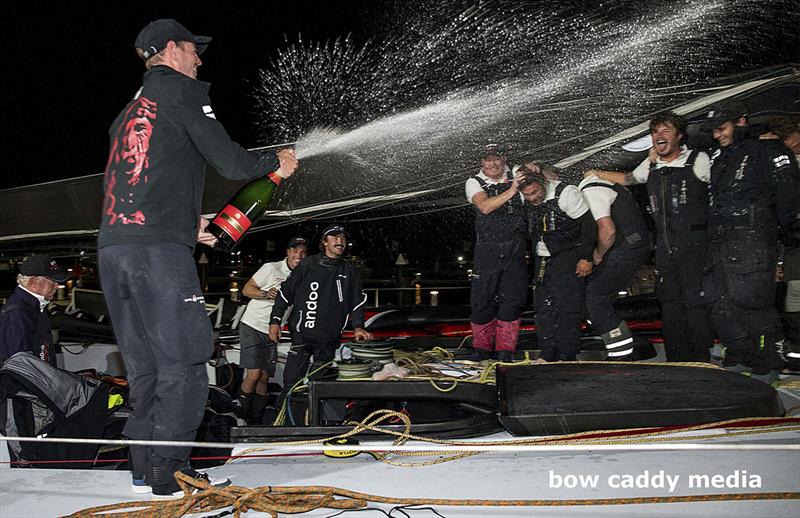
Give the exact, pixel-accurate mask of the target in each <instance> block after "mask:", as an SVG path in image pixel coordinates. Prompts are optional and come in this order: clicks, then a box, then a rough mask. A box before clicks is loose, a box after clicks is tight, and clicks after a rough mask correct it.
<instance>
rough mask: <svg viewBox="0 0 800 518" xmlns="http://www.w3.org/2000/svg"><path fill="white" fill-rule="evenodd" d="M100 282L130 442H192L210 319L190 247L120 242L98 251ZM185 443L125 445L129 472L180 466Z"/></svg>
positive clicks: (204, 391)
mask: <svg viewBox="0 0 800 518" xmlns="http://www.w3.org/2000/svg"><path fill="white" fill-rule="evenodd" d="M98 261H99V265H100V281H101V284H102V288H103V294H104V295H105V298H106V304H107V305H108V309H109V313H110V317H111V322H112V325H113V327H114V333H115V335H116V338H117V344H118V345H119V350H120V352H121V353H122V358H123V360H124V362H125V367H126V369H127V371H128V383H129V386H130V404H131V407H132V408H133V412H132V414H131V416H130V417H129V418H128V421H127V423H126V424H125V429H124V431H123V433H124V434H125V435H126V436H127V437H129V438H131V439H142V440H169V441H192V440H194V439H195V436H196V435H197V428H198V427H199V425H200V423H201V421H202V419H203V414H204V412H205V406H206V401H207V400H208V376H207V374H206V370H205V363H206V362H207V361H208V360H209V359H210V358H211V354H212V352H213V346H214V344H213V335H212V327H211V321H210V319H209V318H208V315H207V314H206V309H205V301H204V298H203V293H202V291H201V289H200V283H199V280H198V278H197V268H196V266H195V263H194V258H193V256H192V249H191V248H189V247H187V246H186V245H180V244H173V243H148V244H121V245H112V246H107V247H103V248H101V249H100V251H99V252H98ZM190 451H191V448H189V447H185V446H156V447H150V446H133V447H131V458H132V471H133V476H134V477H135V478H144V476H145V475H147V474H148V473H149V472H150V470H151V469H153V468H158V467H166V470H167V471H166V472H167V473H170V474H171V473H172V472H174V471H176V470H179V469H182V468H185V467H187V466H188V458H189V453H190Z"/></svg>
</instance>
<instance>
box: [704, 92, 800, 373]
mask: <svg viewBox="0 0 800 518" xmlns="http://www.w3.org/2000/svg"><path fill="white" fill-rule="evenodd" d="M706 127H707V128H708V129H710V130H711V132H712V135H713V137H714V140H716V141H717V143H718V144H719V146H718V147H717V148H716V149H715V150H713V152H712V153H711V189H710V192H709V194H710V196H709V198H710V205H709V214H708V225H709V238H710V245H709V252H710V258H709V264H708V267H707V272H708V274H707V275H706V279H705V282H704V288H705V292H706V297H707V298H709V299H710V301H711V303H712V320H713V322H714V328H715V330H716V332H717V336H719V338H720V340H721V341H722V344H723V345H724V346H725V361H724V363H723V365H724V367H725V368H727V369H729V370H732V371H735V372H743V373H747V374H749V375H750V377H751V378H755V379H759V380H761V381H764V382H767V383H772V382H774V381H776V380H777V379H778V371H779V370H780V369H781V367H782V366H783V359H782V358H781V355H782V353H783V352H784V351H783V350H782V349H783V346H784V340H783V329H782V328H781V322H780V319H779V316H778V312H777V309H776V308H775V266H776V263H777V258H778V241H779V239H780V237H781V236H786V235H788V234H789V233H790V231H791V230H792V229H796V227H797V225H798V224H800V222H799V221H798V211H800V173H798V169H797V161H796V160H795V157H794V155H793V153H791V152H790V151H789V150H788V149H787V148H786V146H784V144H783V143H782V142H780V141H779V140H769V139H767V140H760V139H759V138H758V136H759V131H757V130H755V129H754V128H751V127H750V126H749V125H748V123H747V107H746V106H745V105H744V104H742V103H741V102H738V101H727V102H725V103H719V104H715V105H712V106H711V109H710V110H709V111H708V113H707V117H706Z"/></svg>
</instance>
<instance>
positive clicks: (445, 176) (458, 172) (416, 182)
mask: <svg viewBox="0 0 800 518" xmlns="http://www.w3.org/2000/svg"><path fill="white" fill-rule="evenodd" d="M471 169H472V167H469V168H467V167H464V168H463V169H457V170H448V171H444V172H441V173H435V174H434V175H433V177H432V179H431V181H430V183H435V182H437V181H439V180H440V179H441V180H444V179H449V178H450V177H452V176H455V175H457V176H461V175H462V174H463V173H465V172H467V171H469V170H471ZM408 185H415V186H417V187H419V186H420V183H419V180H416V179H414V180H408V181H407V182H402V183H399V184H397V185H392V186H388V187H387V186H383V187H381V188H378V189H373V190H371V191H364V192H362V193H359V194H357V195H353V196H342V197H340V198H333V199H331V200H325V203H336V202H341V201H349V200H356V199H358V198H363V197H367V196H369V195H372V194H375V193H380V192H383V191H385V190H386V189H390V188H391V189H395V190H399V189H401V188H404V187H406V186H408ZM425 185H426V184H424V183H423V184H422V188H424V187H425ZM405 192H411V191H405ZM394 194H397V193H396V192H395V193H394ZM315 205H318V203H311V204H307V205H301V206H299V207H293V208H292V209H291V210H303V209H307V208H310V207H314V206H315ZM269 212H273V211H269ZM266 215H267V216H269V214H268V213H267V214H266Z"/></svg>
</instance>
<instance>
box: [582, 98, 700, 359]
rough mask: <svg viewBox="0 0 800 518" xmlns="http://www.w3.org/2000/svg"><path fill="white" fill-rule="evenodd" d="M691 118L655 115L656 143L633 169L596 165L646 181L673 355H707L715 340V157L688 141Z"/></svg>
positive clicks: (619, 179)
mask: <svg viewBox="0 0 800 518" xmlns="http://www.w3.org/2000/svg"><path fill="white" fill-rule="evenodd" d="M685 127H686V124H685V122H684V120H683V119H682V118H681V117H680V116H678V115H675V114H674V113H671V112H666V113H661V114H658V115H656V116H655V117H653V119H652V120H651V121H650V135H651V137H652V140H653V147H651V148H650V152H649V154H648V157H647V158H646V159H644V160H643V161H642V163H641V164H639V166H637V167H636V169H634V170H633V171H632V172H630V173H621V172H610V171H597V170H595V171H593V172H594V174H595V175H597V177H598V178H602V179H604V180H610V181H612V182H614V183H618V184H620V185H633V184H646V185H647V193H648V196H649V201H650V214H651V216H652V217H653V220H654V221H655V224H656V269H657V271H656V282H657V285H656V289H657V292H658V298H659V300H660V301H661V321H662V332H663V335H664V349H665V352H666V354H667V360H668V361H708V360H709V349H710V348H711V346H712V345H713V342H714V329H713V326H712V324H711V313H710V311H711V308H710V306H709V302H708V301H707V300H706V297H705V291H704V290H703V268H704V267H705V265H706V261H707V257H708V183H709V181H710V180H711V161H710V159H709V157H708V155H707V154H706V153H704V152H702V151H697V150H691V149H689V148H687V147H686V145H684V140H685V138H686V131H685Z"/></svg>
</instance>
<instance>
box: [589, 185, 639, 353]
mask: <svg viewBox="0 0 800 518" xmlns="http://www.w3.org/2000/svg"><path fill="white" fill-rule="evenodd" d="M584 176H585V177H584V179H583V180H582V181H581V183H580V184H578V188H579V189H580V190H581V192H582V193H583V197H584V199H585V200H586V204H587V205H589V210H591V211H592V217H594V219H595V222H596V223H597V243H596V245H595V249H594V252H593V253H592V262H593V263H594V270H593V271H592V275H590V276H589V278H588V280H587V283H586V315H587V317H588V320H589V322H590V323H591V325H592V329H593V330H594V331H595V332H597V333H599V334H600V335H601V337H602V339H603V343H604V344H605V347H606V353H607V354H608V359H609V360H622V359H627V358H629V357H630V356H631V354H632V353H633V348H634V338H633V334H631V331H630V329H628V324H627V323H626V322H625V321H624V320H623V319H622V318H621V317H620V316H619V315H618V314H617V312H616V310H615V309H614V301H616V299H617V293H619V290H621V289H622V288H624V287H625V286H626V284H627V283H628V281H629V280H630V278H631V277H633V275H634V274H635V273H636V270H638V269H639V267H640V266H641V265H642V264H644V262H645V260H646V259H647V256H648V254H649V253H650V235H649V231H648V229H647V224H646V223H645V220H644V215H643V214H642V211H641V209H640V208H639V205H638V204H637V203H636V200H635V199H634V198H633V196H632V195H631V193H630V192H628V190H627V189H626V188H625V187H622V186H620V185H616V184H613V183H611V182H609V181H606V180H601V179H599V178H598V177H597V176H595V175H594V174H592V173H591V171H587V172H586V174H585V175H584Z"/></svg>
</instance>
